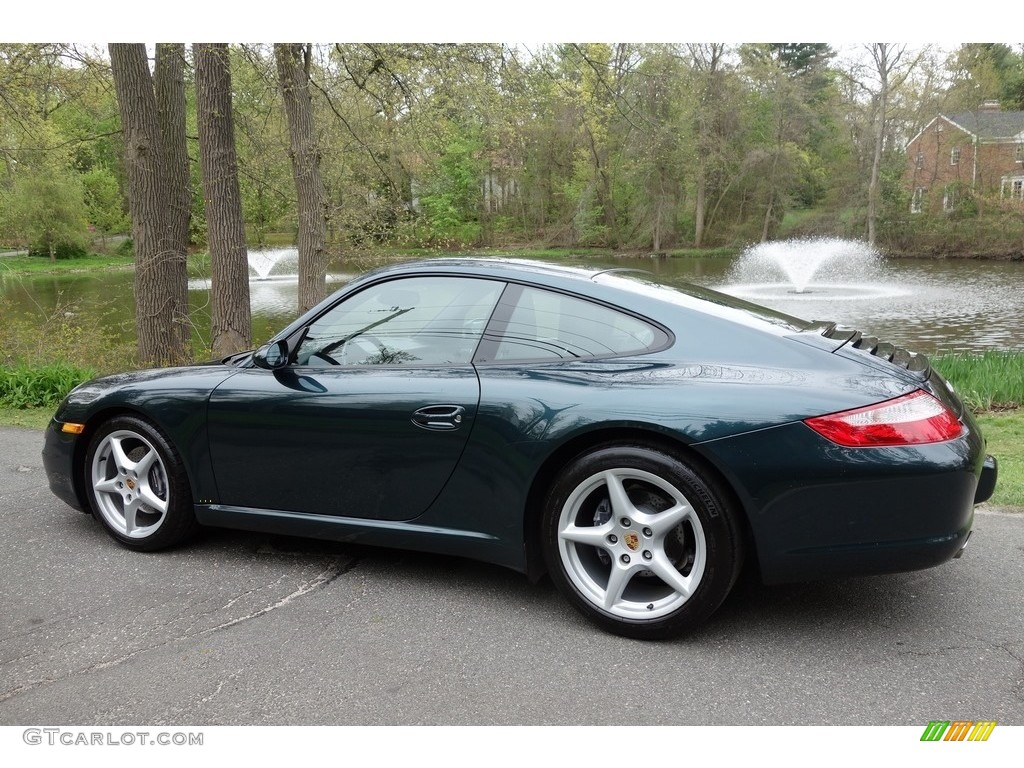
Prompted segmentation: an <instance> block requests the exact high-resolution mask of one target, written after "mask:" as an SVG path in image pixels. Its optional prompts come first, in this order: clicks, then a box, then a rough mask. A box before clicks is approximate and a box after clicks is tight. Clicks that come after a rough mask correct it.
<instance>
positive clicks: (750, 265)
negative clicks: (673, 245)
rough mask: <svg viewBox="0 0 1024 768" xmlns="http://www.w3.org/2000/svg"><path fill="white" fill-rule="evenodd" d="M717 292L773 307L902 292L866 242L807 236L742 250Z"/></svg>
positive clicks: (904, 293)
mask: <svg viewBox="0 0 1024 768" xmlns="http://www.w3.org/2000/svg"><path fill="white" fill-rule="evenodd" d="M718 288H719V290H722V291H724V292H725V293H730V294H732V295H734V296H739V297H742V298H745V299H751V300H753V301H759V302H762V303H768V304H772V305H774V302H777V301H784V302H791V301H800V300H808V301H837V300H840V301H846V300H855V299H881V298H889V297H896V296H905V295H907V294H908V293H909V292H910V291H909V289H908V288H906V287H901V286H897V285H895V284H894V282H893V280H892V278H891V277H890V276H888V275H887V274H886V269H885V262H884V260H883V258H882V256H881V255H880V254H879V253H878V252H877V251H876V250H875V249H873V248H871V247H870V246H869V245H867V244H866V243H862V242H859V241H856V240H842V239H839V238H809V239H802V240H783V241H778V242H772V243H761V244H759V245H755V246H753V247H751V248H748V249H747V250H746V251H744V252H743V253H742V254H741V255H740V257H739V258H738V259H737V260H736V263H735V264H734V265H733V268H732V271H731V272H730V275H729V279H728V282H727V283H726V284H724V285H721V286H718Z"/></svg>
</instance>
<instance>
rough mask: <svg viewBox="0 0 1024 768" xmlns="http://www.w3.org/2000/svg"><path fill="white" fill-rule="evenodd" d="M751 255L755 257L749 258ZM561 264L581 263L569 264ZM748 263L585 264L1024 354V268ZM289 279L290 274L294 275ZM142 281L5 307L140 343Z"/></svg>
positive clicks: (11, 287) (7, 292)
mask: <svg viewBox="0 0 1024 768" xmlns="http://www.w3.org/2000/svg"><path fill="white" fill-rule="evenodd" d="M748 253H749V252H748ZM559 261H560V262H561V263H574V262H572V261H571V260H566V259H559ZM747 261H748V259H747V254H744V255H743V256H741V257H739V258H645V257H621V258H620V257H606V258H586V259H583V260H579V261H578V262H576V263H586V264H588V265H591V266H607V267H608V268H630V269H643V270H647V271H649V272H652V273H654V274H655V275H657V276H658V277H659V278H660V279H662V280H663V281H665V282H669V283H675V282H679V281H688V282H693V283H698V284H701V285H704V286H707V287H711V288H716V289H718V290H722V291H725V292H727V293H733V294H735V295H740V296H742V297H743V298H747V299H749V300H752V301H755V302H757V303H759V304H764V305H766V306H770V307H772V308H774V309H778V310H781V311H783V312H786V313H789V314H791V315H795V316H797V317H801V318H804V319H807V320H834V321H836V322H839V323H841V324H843V325H847V326H851V327H854V328H857V329H859V330H862V331H864V332H866V333H870V334H873V335H876V336H879V337H881V338H883V339H885V340H887V341H891V342H894V343H896V344H900V345H903V346H906V347H908V348H910V349H913V350H915V351H919V352H924V353H926V354H931V353H935V352H938V351H952V350H964V351H973V352H979V351H983V350H987V349H1004V350H1024V291H1022V288H1024V263H1021V262H1001V261H978V260H967V259H938V260H932V259H927V260H926V259H920V260H917V259H888V260H877V259H875V260H867V261H864V262H863V263H861V262H859V261H858V260H856V259H852V258H851V259H845V258H844V259H840V261H841V262H842V264H843V265H844V266H845V271H844V270H843V269H841V270H839V271H840V273H841V274H840V275H839V277H836V276H835V275H834V274H833V273H832V272H831V271H829V270H825V271H822V272H821V273H819V274H816V275H815V276H814V277H813V278H812V279H811V280H809V281H808V282H807V284H806V285H804V286H803V287H802V292H797V289H796V288H794V287H793V285H792V284H790V283H788V282H787V278H786V277H784V276H782V275H781V274H775V275H772V274H767V275H765V274H757V272H756V270H755V272H754V273H750V271H749V270H748V269H746V267H747V266H748V265H747ZM380 263H383V261H378V262H372V261H368V260H366V259H362V260H360V261H359V262H358V264H345V263H341V264H335V265H334V266H333V268H332V269H331V281H332V283H333V284H334V285H336V286H340V285H342V284H343V283H344V282H345V281H346V280H349V279H351V278H352V277H353V276H355V275H356V274H360V273H362V272H364V271H366V270H367V269H369V268H371V267H373V266H377V265H378V264H380ZM286 271H287V270H286ZM132 279H133V275H132V273H131V272H127V271H96V272H76V273H66V274H48V275H32V276H26V275H19V276H12V275H9V274H5V273H4V272H3V270H2V264H0V297H3V298H4V299H5V300H6V303H7V304H8V305H11V306H13V308H14V309H15V311H19V312H31V313H37V314H39V316H40V318H42V317H43V316H45V315H48V314H52V313H54V312H61V313H64V312H74V313H99V315H100V316H102V322H103V324H104V326H108V327H111V328H120V329H122V332H123V333H125V334H127V335H129V336H130V335H132V334H133V332H134V331H133V322H132V317H133V313H134V299H133V296H132ZM250 292H251V305H252V311H253V336H254V340H255V342H257V343H258V342H262V341H264V340H266V339H267V338H269V337H270V335H271V334H273V332H274V331H276V330H277V329H279V328H280V327H282V326H283V325H284V324H286V323H287V322H288V321H290V320H291V319H293V318H294V316H295V307H296V299H297V285H296V283H295V280H294V277H290V276H288V275H284V276H274V275H273V273H272V274H271V276H270V278H269V279H266V280H259V279H254V280H252V281H251V282H250ZM189 297H190V303H191V306H192V312H193V322H194V324H195V326H196V333H197V334H198V335H201V336H204V337H208V335H209V302H210V291H209V283H208V281H206V280H192V281H190V290H189Z"/></svg>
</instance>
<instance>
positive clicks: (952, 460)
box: [699, 423, 997, 583]
mask: <svg viewBox="0 0 1024 768" xmlns="http://www.w3.org/2000/svg"><path fill="white" fill-rule="evenodd" d="M809 432H810V430H808V429H807V427H806V426H805V425H803V424H799V423H797V424H790V425H785V426H782V427H777V428H774V429H768V430H761V431H759V432H756V433H748V434H746V435H742V436H737V437H736V438H728V439H725V440H721V441H715V442H713V443H712V442H709V443H705V444H702V445H700V446H699V447H700V448H702V449H704V451H705V454H706V455H707V456H708V457H709V458H711V459H712V460H713V461H714V463H715V464H716V465H717V466H719V467H720V468H722V469H723V473H725V474H727V475H729V474H730V473H733V476H732V477H730V478H729V479H730V480H734V482H733V487H734V488H735V489H736V491H737V494H738V496H739V497H740V500H741V502H742V504H743V506H744V508H745V510H746V512H747V519H748V521H749V523H750V528H751V532H752V534H753V540H754V545H755V549H756V552H757V557H758V562H759V565H760V570H761V576H762V578H763V580H764V581H765V582H766V583H781V582H792V581H808V580H813V579H819V578H835V577H845V576H855V575H869V574H880V573H895V572H899V571H913V570H918V569H922V568H930V567H932V566H936V565H939V564H941V563H944V562H946V561H948V560H950V559H953V558H954V557H956V556H957V554H958V553H959V552H961V550H962V549H963V547H964V545H965V544H966V542H967V538H968V536H969V535H970V532H971V527H972V525H973V522H974V505H975V504H976V503H979V502H980V501H982V500H984V499H986V498H989V497H990V496H991V494H992V488H993V487H994V485H995V477H996V473H997V471H996V463H995V460H994V459H993V460H991V461H989V459H988V457H986V456H985V453H984V448H985V443H984V440H983V439H982V437H981V435H980V433H979V432H978V431H977V430H972V429H967V430H965V432H964V434H963V435H962V436H961V437H960V438H958V439H955V440H950V441H946V442H941V443H933V444H927V445H917V446H909V447H886V448H879V449H848V448H842V447H840V446H836V445H834V444H831V443H829V442H828V441H826V440H824V438H821V439H818V438H817V437H816V436H813V435H810V434H808V433H809ZM752 457H756V461H754V460H753V459H752ZM735 468H741V469H742V471H743V472H742V475H738V474H734V471H735Z"/></svg>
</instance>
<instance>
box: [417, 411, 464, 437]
mask: <svg viewBox="0 0 1024 768" xmlns="http://www.w3.org/2000/svg"><path fill="white" fill-rule="evenodd" d="M465 412H466V409H465V408H463V407H462V406H461V405H428V406H426V407H425V408H420V409H419V410H418V411H415V412H414V413H413V415H412V423H413V424H415V425H416V426H417V427H421V428H422V429H434V430H438V431H441V432H446V431H450V430H453V429H458V428H459V427H461V426H462V416H463V414H464V413H465Z"/></svg>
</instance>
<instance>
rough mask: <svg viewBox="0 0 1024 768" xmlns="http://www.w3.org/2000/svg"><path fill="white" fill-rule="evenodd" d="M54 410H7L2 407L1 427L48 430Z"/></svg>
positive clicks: (0, 413) (0, 407)
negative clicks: (47, 426)
mask: <svg viewBox="0 0 1024 768" xmlns="http://www.w3.org/2000/svg"><path fill="white" fill-rule="evenodd" d="M53 411H54V409H53V408H5V407H3V406H0V427H26V428H28V429H46V425H47V424H49V423H50V417H51V416H53Z"/></svg>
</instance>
